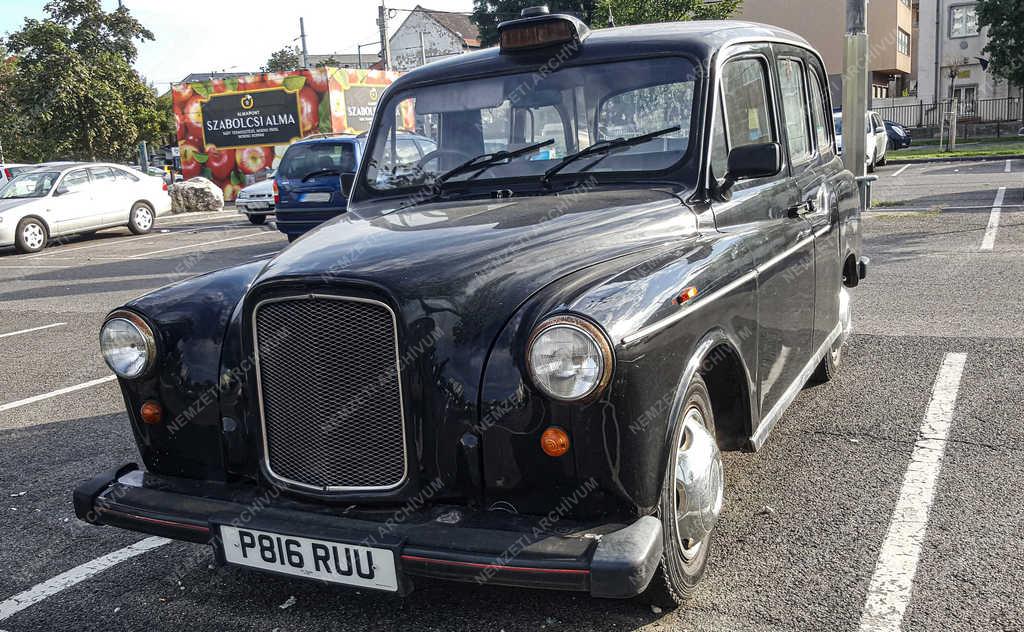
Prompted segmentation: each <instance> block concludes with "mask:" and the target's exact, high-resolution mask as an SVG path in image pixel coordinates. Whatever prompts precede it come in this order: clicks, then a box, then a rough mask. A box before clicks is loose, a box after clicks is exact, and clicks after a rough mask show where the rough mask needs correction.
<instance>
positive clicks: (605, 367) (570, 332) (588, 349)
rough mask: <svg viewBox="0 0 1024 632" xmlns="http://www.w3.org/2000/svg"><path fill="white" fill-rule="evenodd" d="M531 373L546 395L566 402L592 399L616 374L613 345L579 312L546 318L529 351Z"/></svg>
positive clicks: (527, 361)
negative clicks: (579, 315) (613, 368)
mask: <svg viewBox="0 0 1024 632" xmlns="http://www.w3.org/2000/svg"><path fill="white" fill-rule="evenodd" d="M526 363H527V366H528V367H529V370H530V376H531V377H532V379H533V382H534V384H536V385H537V388H539V389H540V390H541V391H543V392H544V394H545V395H547V396H549V397H551V398H553V399H557V400H560V401H566V402H578V401H581V400H586V399H590V398H592V397H593V396H595V395H596V394H598V393H600V391H601V390H602V389H603V388H604V387H605V386H607V384H608V382H609V381H610V380H611V376H612V349H611V345H610V344H609V343H608V339H607V338H606V337H605V335H604V332H602V331H601V330H600V329H599V328H598V327H597V326H596V325H594V324H593V323H591V322H589V321H586V320H584V319H582V318H578V317H576V316H555V317H553V318H549V319H548V320H545V321H544V322H542V323H541V324H540V325H539V326H538V327H537V329H535V330H534V332H533V335H532V336H530V344H529V347H528V349H527V353H526Z"/></svg>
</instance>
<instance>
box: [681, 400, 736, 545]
mask: <svg viewBox="0 0 1024 632" xmlns="http://www.w3.org/2000/svg"><path fill="white" fill-rule="evenodd" d="M675 487H676V498H675V501H676V502H675V516H674V519H675V522H676V537H677V539H678V543H679V550H680V552H681V554H682V557H683V560H684V561H686V562H690V561H692V560H694V559H696V558H697V557H698V556H699V555H700V553H701V548H702V547H703V545H704V541H705V540H706V539H707V538H708V537H709V536H710V534H711V529H712V528H713V527H714V524H715V522H717V520H718V516H719V514H720V513H721V511H722V503H723V500H724V492H725V486H724V482H723V477H722V463H721V458H720V457H719V454H718V446H717V445H716V444H715V440H714V437H712V436H711V434H710V433H708V432H707V421H706V419H705V418H704V414H703V413H702V412H701V411H700V409H698V408H696V407H693V408H690V409H689V410H687V411H686V414H685V415H684V416H683V432H682V436H681V437H680V441H679V447H678V449H677V452H676V462H675Z"/></svg>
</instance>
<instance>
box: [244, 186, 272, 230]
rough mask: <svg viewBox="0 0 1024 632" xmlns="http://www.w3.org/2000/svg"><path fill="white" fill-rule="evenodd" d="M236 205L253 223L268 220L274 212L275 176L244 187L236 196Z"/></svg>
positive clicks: (257, 223)
mask: <svg viewBox="0 0 1024 632" xmlns="http://www.w3.org/2000/svg"><path fill="white" fill-rule="evenodd" d="M235 207H236V208H237V209H238V212H239V213H242V214H243V215H245V216H247V217H248V218H249V221H250V222H252V223H253V224H256V225H259V224H262V223H264V222H266V221H267V218H268V217H270V216H271V215H272V214H273V213H274V176H273V175H271V176H270V177H269V178H268V179H266V180H261V181H260V182H257V183H256V184H250V185H249V186H247V187H245V188H244V189H242V190H241V192H239V194H238V197H237V198H235Z"/></svg>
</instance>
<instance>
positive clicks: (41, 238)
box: [14, 217, 50, 253]
mask: <svg viewBox="0 0 1024 632" xmlns="http://www.w3.org/2000/svg"><path fill="white" fill-rule="evenodd" d="M49 238H50V234H49V231H47V230H46V224H44V223H43V222H42V221H40V220H38V219H36V218H34V217H26V218H25V219H23V220H21V221H20V222H18V230H17V234H16V235H15V237H14V248H15V249H16V250H17V251H18V252H21V253H30V252H39V251H40V250H42V249H43V248H45V247H46V242H47V241H48V240H49Z"/></svg>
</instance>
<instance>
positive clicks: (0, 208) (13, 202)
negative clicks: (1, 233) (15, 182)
mask: <svg viewBox="0 0 1024 632" xmlns="http://www.w3.org/2000/svg"><path fill="white" fill-rule="evenodd" d="M43 199H45V198H15V199H10V200H0V213H3V212H4V211H9V210H11V209H15V208H18V207H22V206H31V205H32V204H35V203H37V202H40V201H41V200H43ZM23 210H24V209H23Z"/></svg>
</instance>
